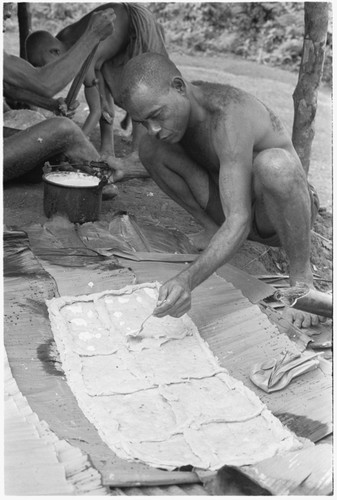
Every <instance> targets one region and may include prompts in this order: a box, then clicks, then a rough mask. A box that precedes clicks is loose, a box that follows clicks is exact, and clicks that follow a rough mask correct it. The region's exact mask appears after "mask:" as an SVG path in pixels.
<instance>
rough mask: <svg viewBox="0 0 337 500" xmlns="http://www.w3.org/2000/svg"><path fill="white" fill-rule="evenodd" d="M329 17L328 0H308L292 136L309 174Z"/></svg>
mask: <svg viewBox="0 0 337 500" xmlns="http://www.w3.org/2000/svg"><path fill="white" fill-rule="evenodd" d="M328 20H329V4H328V3H327V2H305V3H304V22H305V32H304V42H303V53H302V60H301V66H300V71H299V77H298V82H297V86H296V88H295V91H294V94H293V101H294V123H293V132H292V140H293V144H294V147H295V149H296V151H297V154H298V155H299V157H300V160H301V162H302V165H303V168H304V170H305V172H306V174H308V172H309V166H310V154H311V145H312V141H313V138H314V135H315V128H314V122H315V116H316V109H317V93H318V87H319V84H320V81H321V77H322V72H323V64H324V56H325V46H326V39H327V30H328Z"/></svg>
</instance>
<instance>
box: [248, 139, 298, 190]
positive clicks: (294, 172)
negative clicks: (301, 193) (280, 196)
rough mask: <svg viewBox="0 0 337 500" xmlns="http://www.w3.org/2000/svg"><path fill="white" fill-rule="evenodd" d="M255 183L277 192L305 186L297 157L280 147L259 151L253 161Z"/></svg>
mask: <svg viewBox="0 0 337 500" xmlns="http://www.w3.org/2000/svg"><path fill="white" fill-rule="evenodd" d="M253 172H254V178H255V183H258V184H259V185H260V186H262V188H264V189H267V190H272V191H277V192H289V191H291V190H292V189H293V188H294V187H296V186H298V187H300V186H303V187H304V186H306V185H307V181H306V176H305V172H304V169H303V168H302V165H301V163H300V161H299V159H298V158H297V157H296V156H294V155H292V154H291V153H289V152H288V151H286V150H284V149H281V148H274V149H267V150H265V151H262V152H261V153H259V154H258V155H257V156H256V157H255V159H254V163H253Z"/></svg>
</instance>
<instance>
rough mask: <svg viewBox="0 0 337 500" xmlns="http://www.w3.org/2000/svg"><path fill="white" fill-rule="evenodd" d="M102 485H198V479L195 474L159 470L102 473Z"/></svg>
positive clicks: (122, 486) (123, 486)
mask: <svg viewBox="0 0 337 500" xmlns="http://www.w3.org/2000/svg"><path fill="white" fill-rule="evenodd" d="M102 482H103V485H104V486H110V487H114V488H130V487H133V486H165V485H166V486H168V485H172V484H193V483H200V482H201V481H200V479H199V477H198V475H197V474H196V473H195V472H188V471H173V472H165V471H159V470H150V471H149V472H147V471H141V472H139V471H135V470H134V471H132V472H131V471H126V472H125V473H123V472H122V471H120V470H118V473H113V472H108V471H104V472H103V481H102Z"/></svg>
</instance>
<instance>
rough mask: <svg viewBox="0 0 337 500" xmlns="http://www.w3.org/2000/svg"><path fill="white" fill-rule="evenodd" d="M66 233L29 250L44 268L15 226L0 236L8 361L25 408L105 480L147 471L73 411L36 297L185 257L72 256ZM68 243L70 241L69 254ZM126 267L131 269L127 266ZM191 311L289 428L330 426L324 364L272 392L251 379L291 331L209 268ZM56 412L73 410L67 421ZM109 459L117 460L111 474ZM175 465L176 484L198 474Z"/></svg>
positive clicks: (159, 273)
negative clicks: (119, 454) (3, 239)
mask: <svg viewBox="0 0 337 500" xmlns="http://www.w3.org/2000/svg"><path fill="white" fill-rule="evenodd" d="M17 236H18V235H17ZM73 236H74V235H73V234H72V235H71V234H70V233H69V234H68V235H67V237H69V240H68V242H63V243H62V242H61V244H59V246H58V248H57V247H55V239H54V240H53V237H52V238H51V240H52V245H50V247H49V250H48V251H49V252H50V249H51V248H52V249H54V250H57V251H56V252H55V254H54V255H53V256H52V257H50V253H49V257H48V256H47V255H46V251H45V250H44V259H42V258H41V257H42V255H41V253H43V252H41V251H40V255H39V251H35V253H36V254H37V255H39V259H40V262H43V266H44V268H42V267H41V265H40V263H39V262H38V261H37V259H36V258H35V256H34V255H33V254H32V252H31V251H30V250H29V249H28V248H27V246H26V244H27V241H26V242H22V241H20V238H22V234H21V236H20V235H19V236H18V237H17V238H16V239H15V238H12V239H11V241H10V243H9V242H7V243H8V245H9V248H10V251H8V252H6V248H5V257H6V254H7V261H5V343H6V348H7V351H8V357H9V361H10V363H11V367H12V370H13V373H14V376H15V378H16V379H17V382H18V385H19V387H20V389H21V390H22V392H23V393H24V394H25V395H26V396H27V398H28V400H29V402H30V404H31V406H32V408H33V409H34V405H35V407H36V408H35V409H34V411H36V412H37V413H38V414H39V416H40V418H43V419H44V420H46V421H47V422H48V423H49V425H50V427H51V428H52V429H53V430H54V432H56V434H57V435H58V436H59V437H61V438H63V439H67V440H68V441H69V442H73V443H74V444H76V445H78V446H80V447H81V448H82V449H83V450H84V451H85V452H86V453H88V454H89V455H90V456H91V458H92V460H93V463H94V465H95V466H97V467H98V468H99V470H100V471H103V475H104V474H105V476H106V477H107V478H109V479H110V480H111V474H113V475H114V477H115V476H117V475H116V474H115V471H118V469H120V470H121V469H122V470H123V471H124V474H125V471H128V470H129V471H130V474H129V475H128V477H129V478H130V477H131V476H132V473H134V477H136V476H137V477H138V478H139V477H142V478H143V479H144V477H147V478H148V468H146V467H145V466H142V465H141V464H137V465H135V464H128V463H127V464H125V462H123V461H120V460H118V459H116V457H115V456H114V454H113V453H112V452H111V451H110V450H109V449H108V448H107V447H106V445H104V443H102V442H101V441H100V439H99V437H98V435H97V433H96V431H95V429H94V428H93V427H92V426H91V424H90V423H89V422H88V421H87V420H86V419H85V418H84V416H83V415H82V414H81V412H80V411H79V409H78V407H77V404H76V401H75V399H74V397H73V396H72V394H71V392H70V390H69V388H68V386H67V384H66V382H65V380H64V379H63V377H62V376H63V373H62V371H61V370H60V369H59V368H58V364H57V360H56V361H55V357H54V358H53V356H51V355H50V351H51V349H52V346H53V339H52V334H51V331H50V326H49V321H48V319H47V315H46V307H45V304H44V301H45V299H49V298H51V297H53V296H56V295H58V294H59V292H60V291H61V293H62V294H67V295H80V294H84V293H92V292H97V291H102V290H104V289H107V288H109V289H117V288H121V287H122V286H125V285H126V284H129V283H134V282H138V283H142V282H148V281H151V280H153V281H155V280H158V281H165V280H167V279H168V278H169V277H171V276H173V275H174V274H176V273H177V272H179V271H180V270H181V269H182V266H184V265H186V264H184V263H183V262H182V263H176V262H174V263H172V262H153V261H131V262H130V258H129V255H127V256H125V257H126V258H124V259H123V258H121V257H120V258H119V259H118V261H117V260H114V261H112V258H111V256H110V257H108V259H104V258H103V259H102V254H101V253H98V254H97V253H96V254H95V252H93V253H92V250H91V252H90V251H89V252H87V251H88V249H87V250H86V251H85V252H83V253H82V254H80V255H79V253H78V243H76V244H77V247H76V245H75V246H74V241H73ZM15 240H16V241H15ZM14 241H15V243H14ZM69 243H70V244H69ZM13 247H14V248H16V252H15V251H14V250H13ZM69 248H72V249H74V248H75V249H76V250H73V254H72V252H69ZM15 254H20V262H21V264H22V261H24V262H25V264H24V265H21V268H20V266H18V265H17V263H16V264H15V265H13V255H15ZM94 255H95V257H94ZM46 259H47V260H46ZM62 259H63V260H62ZM182 260H183V259H182ZM52 262H54V263H52ZM79 265H80V266H81V267H78V266H79ZM83 266H84V267H83ZM113 266H114V267H115V270H114V271H113V270H112V267H113ZM123 266H125V267H123ZM130 267H131V268H132V271H131V270H130V269H128V268H130ZM45 269H46V270H47V271H48V273H50V275H51V276H52V277H53V278H54V279H52V277H51V276H50V275H49V274H48V273H47V272H46V270H45ZM97 271H99V272H97ZM115 271H116V272H115ZM114 272H115V274H114ZM83 275H84V276H83ZM191 318H192V320H193V321H194V322H195V324H196V325H197V327H198V329H199V331H200V334H201V336H202V337H203V338H204V339H205V340H206V341H207V342H208V344H209V345H210V347H211V349H212V350H213V352H214V353H215V355H216V356H217V357H218V359H219V361H220V363H221V364H222V365H223V366H225V367H226V368H227V369H228V371H229V373H230V374H231V375H233V376H234V377H236V378H238V379H239V380H242V381H243V382H244V383H245V384H246V385H247V386H248V387H250V388H251V389H252V390H254V391H255V392H256V393H257V394H258V396H259V397H260V398H261V399H262V401H264V402H265V403H266V404H267V406H268V408H269V409H270V410H271V411H272V412H273V413H274V414H275V415H276V416H278V417H279V418H280V420H281V421H283V422H284V423H286V424H287V425H288V426H289V427H290V428H291V430H294V431H295V432H296V433H297V435H299V436H303V437H307V438H309V439H312V440H313V441H316V440H318V439H321V438H322V437H324V436H326V435H328V434H329V433H330V432H331V399H332V398H331V373H330V366H329V364H328V363H327V366H326V368H325V369H324V370H322V369H317V370H315V371H314V372H311V373H307V374H306V375H303V376H302V377H300V378H299V379H297V380H295V381H293V382H292V383H291V384H290V386H288V387H287V388H286V389H284V390H283V391H281V392H280V393H273V394H265V393H263V392H262V391H261V390H259V389H258V388H256V387H255V386H253V384H252V383H251V382H250V380H249V369H250V367H251V366H252V364H254V363H255V362H256V361H261V360H263V359H264V358H269V357H271V356H273V355H275V354H278V353H280V352H281V351H282V350H284V349H285V348H289V339H288V337H287V336H286V335H282V334H280V333H279V331H278V330H277V328H276V327H275V326H273V325H272V324H271V323H270V321H269V320H268V318H267V317H266V315H265V314H263V313H262V312H261V310H260V309H259V307H258V306H256V305H252V304H251V302H249V301H248V300H247V298H245V297H244V296H243V295H242V293H241V291H240V290H237V289H236V288H235V287H234V286H233V285H231V284H230V283H227V282H226V281H225V280H224V279H222V278H220V277H218V276H216V275H213V276H211V277H210V278H209V279H208V280H207V281H206V282H204V283H203V284H202V285H200V287H198V288H197V289H196V290H195V291H194V292H193V306H192V310H191ZM64 415H70V416H71V417H70V418H69V419H66V421H65V418H64ZM112 466H113V467H115V468H114V472H113V473H111V471H112ZM156 473H159V471H153V470H151V471H150V475H152V474H153V475H152V476H151V477H152V479H154V481H155V474H156ZM126 474H127V472H126ZM160 474H162V473H160ZM173 474H179V475H180V479H178V478H174V479H173V481H175V482H177V483H179V482H180V483H184V482H195V481H196V477H195V474H194V473H192V472H177V473H173ZM158 480H159V479H158ZM161 480H162V479H161ZM164 481H165V480H164ZM112 482H113V481H112ZM152 484H153V483H152ZM161 484H162V483H161Z"/></svg>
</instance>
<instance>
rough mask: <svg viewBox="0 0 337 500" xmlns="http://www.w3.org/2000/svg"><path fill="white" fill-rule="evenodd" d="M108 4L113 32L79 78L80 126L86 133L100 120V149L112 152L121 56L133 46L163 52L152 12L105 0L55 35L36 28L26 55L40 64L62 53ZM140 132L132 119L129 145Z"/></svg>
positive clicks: (128, 55) (125, 58)
mask: <svg viewBox="0 0 337 500" xmlns="http://www.w3.org/2000/svg"><path fill="white" fill-rule="evenodd" d="M111 7H113V9H114V12H115V15H116V20H115V23H114V26H115V29H114V32H113V33H112V35H110V36H109V37H107V38H106V39H105V40H104V41H103V42H102V43H100V44H99V46H98V48H97V50H96V52H95V54H94V56H93V59H92V62H91V64H90V66H89V68H88V70H87V72H86V74H85V78H84V82H83V83H84V93H85V98H86V101H87V103H88V106H89V114H88V117H87V119H86V121H85V123H84V125H83V127H82V129H83V132H84V133H85V135H87V136H89V135H90V134H91V133H92V131H93V129H94V128H95V127H96V125H97V123H98V122H99V123H100V129H101V148H100V152H101V154H102V155H103V154H104V155H113V154H114V140H113V119H114V100H116V102H117V104H119V99H118V87H119V85H118V84H119V76H120V73H121V70H122V69H123V65H124V64H125V61H128V60H129V59H130V58H131V57H132V55H133V52H134V51H135V50H136V51H137V54H138V53H141V52H145V51H150V52H151V51H154V52H159V53H162V54H165V55H167V53H166V50H165V46H164V40H163V36H162V32H161V29H160V26H159V25H158V23H157V22H156V21H155V19H154V17H153V15H152V13H151V12H150V11H149V10H148V9H146V8H145V7H143V6H141V5H137V4H132V3H130V4H126V3H125V4H122V3H115V4H112V3H108V4H104V5H101V6H99V7H96V8H95V9H94V10H93V11H91V12H89V13H88V14H86V15H85V16H83V17H82V18H81V19H79V20H78V21H76V22H75V23H73V24H70V25H69V26H66V27H65V28H64V29H62V30H61V31H60V32H59V33H58V34H57V35H56V37H54V36H52V35H51V34H50V33H49V32H47V31H35V32H33V33H31V34H30V35H29V36H28V37H27V40H26V52H27V59H28V61H29V62H30V63H31V64H33V66H36V67H41V66H43V65H45V64H47V63H49V62H51V61H54V60H55V59H56V58H58V57H60V56H61V55H62V54H65V53H66V51H67V50H69V49H70V48H71V47H72V46H73V44H74V43H76V42H77V40H78V39H79V37H80V36H81V35H82V34H83V31H84V30H85V28H86V26H87V24H88V22H89V20H90V18H91V15H92V14H93V13H95V12H98V11H102V10H105V9H107V8H111ZM139 39H140V40H139ZM137 45H139V47H138V48H137ZM106 61H109V67H107V66H106V67H105V68H104V70H103V64H104V63H105V62H106ZM102 71H104V73H105V76H106V78H104V77H103V74H102ZM144 133H145V130H144V128H143V127H142V126H140V125H136V124H135V126H134V127H133V142H132V150H136V149H138V144H139V141H140V138H141V136H142V135H144Z"/></svg>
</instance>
